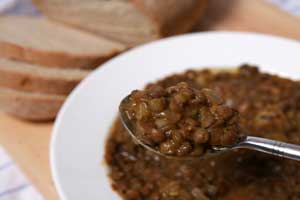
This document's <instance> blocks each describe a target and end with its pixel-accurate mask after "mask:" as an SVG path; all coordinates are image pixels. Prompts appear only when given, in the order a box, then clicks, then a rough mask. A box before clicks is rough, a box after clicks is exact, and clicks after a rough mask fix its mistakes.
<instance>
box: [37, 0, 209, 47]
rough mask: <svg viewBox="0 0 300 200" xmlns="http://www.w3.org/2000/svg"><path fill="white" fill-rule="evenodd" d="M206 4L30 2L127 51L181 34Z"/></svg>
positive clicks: (197, 0) (192, 0)
mask: <svg viewBox="0 0 300 200" xmlns="http://www.w3.org/2000/svg"><path fill="white" fill-rule="evenodd" d="M206 2H207V0H109V1H107V0H95V1H82V0H51V1H45V0H33V3H34V4H35V5H36V6H37V7H38V9H39V10H40V11H41V12H42V13H44V14H45V15H47V16H49V17H50V18H52V19H55V20H57V21H60V22H64V23H67V24H71V25H74V26H76V27H79V28H82V29H84V30H88V31H91V32H94V33H97V34H98V35H103V36H106V37H108V38H111V39H114V40H117V41H120V42H122V43H124V44H126V45H128V46H130V47H132V46H135V45H137V44H141V43H145V42H148V41H151V40H154V39H157V38H160V37H163V36H168V35H172V34H178V33H183V32H186V31H188V30H190V29H191V28H192V26H193V25H194V24H195V23H196V22H197V21H198V18H199V17H200V16H201V15H202V14H203V10H204V8H205V6H206Z"/></svg>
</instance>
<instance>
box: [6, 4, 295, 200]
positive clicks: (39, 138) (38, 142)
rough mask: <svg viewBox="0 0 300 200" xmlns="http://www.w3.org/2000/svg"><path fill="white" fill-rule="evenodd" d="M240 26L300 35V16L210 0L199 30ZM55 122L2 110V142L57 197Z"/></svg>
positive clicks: (33, 178) (52, 197)
mask: <svg viewBox="0 0 300 200" xmlns="http://www.w3.org/2000/svg"><path fill="white" fill-rule="evenodd" d="M201 30H236V31H252V32H262V33H269V34H274V35H280V36H285V37H289V38H293V39H300V18H299V19H298V18H297V17H294V16H290V15H288V14H287V13H285V12H283V11H280V10H279V9H278V8H276V7H274V6H272V5H270V4H268V3H265V2H264V1H263V0H251V1H250V0H210V4H209V8H208V12H207V14H206V16H205V18H204V20H203V21H202V22H201V23H200V24H199V25H198V26H197V28H196V29H195V31H201ZM52 126H53V123H30V122H26V121H22V120H18V119H15V118H13V117H10V116H8V115H6V114H3V113H0V143H1V144H2V145H3V146H4V147H5V148H6V150H7V151H8V152H9V153H10V155H11V156H12V157H13V158H14V159H15V161H16V162H17V163H18V164H19V166H20V167H21V169H22V170H23V171H24V172H25V174H26V175H27V176H28V178H29V179H30V180H31V181H32V182H33V183H34V184H35V185H36V187H37V188H38V190H39V191H40V192H41V193H42V194H43V195H44V197H45V198H46V199H49V200H56V199H58V195H57V193H56V191H55V189H54V186H53V182H52V179H51V175H50V166H49V141H50V136H51V130H52Z"/></svg>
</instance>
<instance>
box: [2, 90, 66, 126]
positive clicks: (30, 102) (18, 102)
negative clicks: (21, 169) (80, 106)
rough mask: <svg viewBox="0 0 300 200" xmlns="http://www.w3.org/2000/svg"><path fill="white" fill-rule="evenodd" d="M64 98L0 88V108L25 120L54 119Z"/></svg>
mask: <svg viewBox="0 0 300 200" xmlns="http://www.w3.org/2000/svg"><path fill="white" fill-rule="evenodd" d="M64 100H65V96H59V95H48V94H39V93H29V92H21V91H17V90H11V89H6V88H0V109H1V110H2V111H4V112H7V113H9V114H11V115H14V116H16V117H19V118H22V119H26V120H32V121H46V120H52V119H54V118H55V117H56V115H57V112H58V111H59V109H60V107H61V106H62V104H63V102H64Z"/></svg>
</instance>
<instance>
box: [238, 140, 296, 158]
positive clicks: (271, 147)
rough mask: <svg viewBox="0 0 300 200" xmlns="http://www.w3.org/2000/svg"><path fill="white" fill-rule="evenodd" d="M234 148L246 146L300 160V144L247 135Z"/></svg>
mask: <svg viewBox="0 0 300 200" xmlns="http://www.w3.org/2000/svg"><path fill="white" fill-rule="evenodd" d="M234 148H246V149H251V150H256V151H260V152H264V153H268V154H271V155H274V156H279V157H283V158H289V159H292V160H298V161H300V145H295V144H289V143H285V142H279V141H276V140H270V139H265V138H259V137H252V136H247V137H246V138H245V139H244V140H242V141H241V142H240V143H239V144H238V145H237V146H235V147H234Z"/></svg>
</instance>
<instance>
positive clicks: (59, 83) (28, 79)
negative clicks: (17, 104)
mask: <svg viewBox="0 0 300 200" xmlns="http://www.w3.org/2000/svg"><path fill="white" fill-rule="evenodd" d="M89 72H90V71H89V70H79V69H54V68H47V67H43V66H40V65H35V64H29V63H25V62H20V61H16V60H9V59H5V58H0V87H7V88H11V89H16V90H22V91H28V92H39V93H48V94H60V95H67V94H69V93H70V92H71V91H72V89H73V88H74V87H75V86H76V85H77V84H78V83H79V82H80V81H81V80H82V79H84V78H85V77H86V76H87V75H88V74H89Z"/></svg>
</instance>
